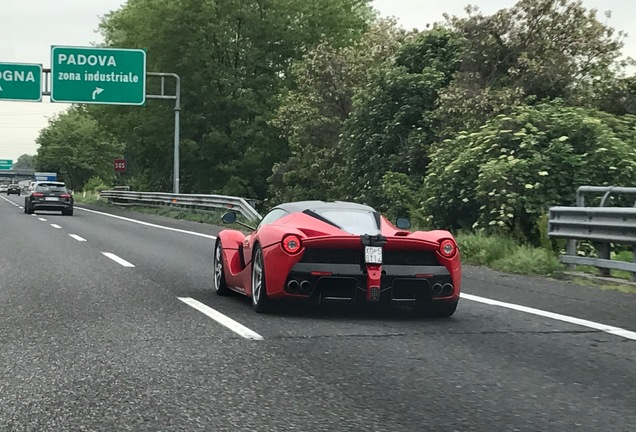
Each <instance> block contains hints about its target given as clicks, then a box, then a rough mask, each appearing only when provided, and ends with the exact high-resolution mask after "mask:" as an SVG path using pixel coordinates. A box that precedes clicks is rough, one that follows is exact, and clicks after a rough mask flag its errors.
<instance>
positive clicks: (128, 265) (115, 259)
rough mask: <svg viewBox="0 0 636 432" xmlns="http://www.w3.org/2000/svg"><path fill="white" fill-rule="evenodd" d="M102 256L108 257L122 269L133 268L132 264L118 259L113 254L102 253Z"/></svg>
mask: <svg viewBox="0 0 636 432" xmlns="http://www.w3.org/2000/svg"><path fill="white" fill-rule="evenodd" d="M102 254H103V255H104V256H105V257H108V258H110V259H112V260H113V261H115V262H116V263H117V264H119V265H122V266H124V267H134V266H135V265H134V264H131V263H129V262H128V261H126V260H125V259H123V258H120V257H118V256H117V255H115V254H114V253H110V252H102Z"/></svg>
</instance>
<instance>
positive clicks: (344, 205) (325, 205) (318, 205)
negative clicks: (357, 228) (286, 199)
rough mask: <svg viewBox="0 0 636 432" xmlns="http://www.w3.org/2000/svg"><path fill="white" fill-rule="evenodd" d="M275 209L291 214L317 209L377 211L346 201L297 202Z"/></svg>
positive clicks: (281, 205) (278, 206)
mask: <svg viewBox="0 0 636 432" xmlns="http://www.w3.org/2000/svg"><path fill="white" fill-rule="evenodd" d="M275 208H280V209H283V210H285V211H287V212H289V213H296V212H303V211H305V210H317V209H342V210H366V211H370V212H375V209H374V208H373V207H369V206H368V205H364V204H358V203H352V202H346V201H296V202H290V203H284V204H280V205H277V206H276V207H275Z"/></svg>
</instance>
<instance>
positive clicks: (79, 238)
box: [69, 234, 86, 242]
mask: <svg viewBox="0 0 636 432" xmlns="http://www.w3.org/2000/svg"><path fill="white" fill-rule="evenodd" d="M69 237H71V238H74V239H75V240H77V241H79V242H85V241H86V239H85V238H83V237H80V236H78V235H77V234H69Z"/></svg>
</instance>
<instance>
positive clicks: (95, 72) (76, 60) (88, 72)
mask: <svg viewBox="0 0 636 432" xmlns="http://www.w3.org/2000/svg"><path fill="white" fill-rule="evenodd" d="M51 102H66V103H87V104H109V105H143V104H145V103H146V51H144V50H139V49H117V48H93V47H64V46H52V47H51Z"/></svg>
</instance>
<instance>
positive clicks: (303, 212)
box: [213, 201, 461, 317]
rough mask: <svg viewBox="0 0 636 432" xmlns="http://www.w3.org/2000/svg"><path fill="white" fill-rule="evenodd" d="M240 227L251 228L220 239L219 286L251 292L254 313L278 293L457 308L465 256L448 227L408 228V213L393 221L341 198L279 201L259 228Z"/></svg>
mask: <svg viewBox="0 0 636 432" xmlns="http://www.w3.org/2000/svg"><path fill="white" fill-rule="evenodd" d="M236 216H237V215H236V213H234V212H228V213H225V214H224V215H223V218H222V219H223V222H224V223H233V222H236ZM239 223H240V222H239ZM241 224H242V223H241ZM242 225H244V226H246V227H248V228H249V229H250V230H251V233H250V234H248V235H246V234H245V233H243V232H241V231H238V230H232V229H226V230H223V231H221V232H220V233H219V235H218V237H217V239H216V244H215V247H214V261H213V263H214V288H215V290H216V292H217V293H218V294H219V295H227V294H229V293H230V292H231V291H236V292H238V293H241V294H244V295H246V296H248V297H251V299H252V305H253V307H254V309H255V310H256V311H257V312H266V311H267V310H268V308H269V306H270V305H271V303H272V302H273V301H276V300H279V299H299V300H308V301H314V302H317V303H318V304H320V303H322V302H328V301H339V302H363V303H364V302H367V303H378V302H380V303H386V304H393V305H402V306H408V307H411V308H413V309H415V310H416V311H417V312H418V313H420V314H423V315H429V316H443V317H448V316H451V315H453V313H455V310H456V309H457V303H458V301H459V292H460V289H461V260H460V256H459V251H458V249H457V244H456V242H455V239H454V237H453V236H452V235H451V234H450V233H449V232H448V231H441V230H436V231H415V232H411V231H408V228H410V222H409V221H408V219H402V218H400V219H398V220H397V221H396V225H393V224H392V223H391V222H389V220H388V219H387V218H385V217H384V216H383V215H381V214H380V213H378V212H377V211H375V210H374V209H373V208H371V207H369V206H366V205H361V204H355V203H349V202H341V201H336V202H323V201H302V202H292V203H287V204H281V205H279V206H276V207H275V208H273V209H272V210H271V211H270V212H269V213H268V214H267V215H266V216H265V217H264V218H263V219H262V220H261V221H260V223H259V224H258V226H257V227H256V228H253V227H249V226H248V225H246V224H242Z"/></svg>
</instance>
